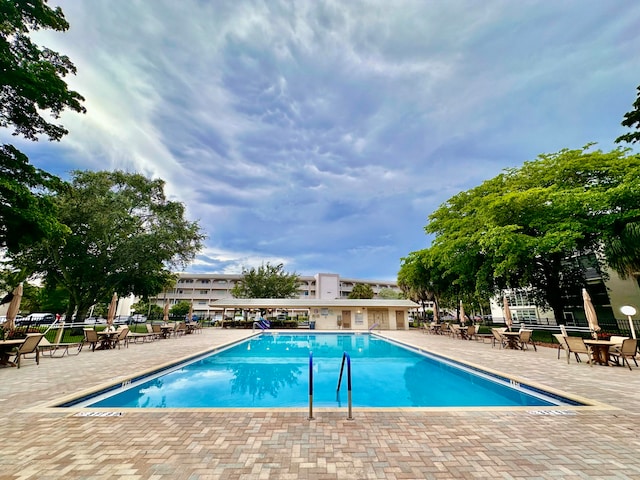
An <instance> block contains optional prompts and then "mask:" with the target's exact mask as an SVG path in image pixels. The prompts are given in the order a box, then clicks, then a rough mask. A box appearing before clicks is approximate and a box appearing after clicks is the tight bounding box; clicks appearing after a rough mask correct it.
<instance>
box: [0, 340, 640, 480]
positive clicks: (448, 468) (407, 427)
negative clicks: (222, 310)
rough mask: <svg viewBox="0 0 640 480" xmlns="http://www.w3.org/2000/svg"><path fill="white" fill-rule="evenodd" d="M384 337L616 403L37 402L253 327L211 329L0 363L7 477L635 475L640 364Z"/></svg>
mask: <svg viewBox="0 0 640 480" xmlns="http://www.w3.org/2000/svg"><path fill="white" fill-rule="evenodd" d="M383 333H384V334H385V335H389V336H390V337H393V338H397V339H399V340H403V341H406V342H408V343H412V344H414V345H420V346H423V347H425V348H426V349H429V350H432V351H434V352H436V353H440V354H443V355H447V356H451V357H455V358H458V359H460V360H463V361H467V362H472V363H475V364H477V365H482V366H484V367H486V368H491V369H495V370H499V371H502V372H504V373H505V374H507V375H515V376H518V377H521V378H523V379H527V380H529V381H534V382H538V383H542V384H545V385H548V386H550V387H552V388H556V389H559V390H563V391H565V392H568V393H571V394H575V395H580V396H583V397H587V398H591V399H594V400H597V401H599V402H604V403H606V404H609V405H611V406H612V407H615V408H612V409H591V410H584V411H566V412H564V413H565V414H562V415H548V414H542V415H541V414H539V413H545V412H544V411H531V410H518V411H496V410H480V411H478V410H466V411H465V410H459V411H449V410H447V411H444V410H437V411H434V410H429V411H415V410H413V411H412V410H390V411H384V412H380V411H358V409H354V417H355V420H353V421H348V420H346V411H318V410H316V411H315V416H316V420H314V421H308V420H307V419H306V416H307V415H306V412H301V411H274V410H270V411H253V410H252V411H246V410H241V411H235V412H229V411H228V410H226V411H215V410H211V411H188V412H185V411H166V412H157V411H154V412H137V411H136V412H131V411H126V412H125V413H124V414H123V415H122V416H118V417H77V416H73V415H72V414H70V413H69V412H66V411H56V412H51V411H49V410H46V409H42V408H39V407H41V406H43V405H45V404H46V403H48V402H50V401H51V400H52V399H55V398H58V397H60V396H63V395H67V394H71V393H75V392H79V391H82V390H85V389H87V388H90V387H92V386H95V385H98V384H100V383H104V382H107V381H110V380H113V379H116V380H117V379H123V378H126V377H127V376H129V375H131V374H133V373H134V372H138V371H140V370H144V369H148V368H151V367H153V366H155V365H158V364H161V363H164V362H166V361H168V360H172V359H175V358H180V357H183V356H186V355H189V354H191V353H195V352H198V351H201V350H203V349H205V348H209V347H211V346H213V345H217V344H222V343H225V342H227V341H231V340H234V339H237V338H240V337H243V336H245V335H247V334H250V332H248V331H238V330H220V329H205V332H204V333H203V334H202V335H198V334H194V335H187V336H184V337H181V338H177V339H169V340H161V341H156V342H153V343H147V344H132V345H131V346H130V347H129V348H123V349H121V350H110V351H96V352H91V351H89V350H85V351H83V352H82V353H81V354H80V355H78V356H77V357H64V358H59V359H58V358H54V359H50V358H44V359H42V360H41V362H40V365H39V366H36V365H35V362H34V361H33V360H27V361H25V362H24V364H23V367H22V368H20V369H19V370H18V369H16V368H2V369H0V439H1V440H0V479H3V480H4V479H12V480H13V479H16V480H18V479H19V480H26V479H38V480H45V479H58V478H65V479H113V478H116V479H185V480H186V479H189V480H205V479H218V478H223V479H229V480H233V479H296V480H297V479H312V480H313V479H431V478H433V479H449V478H468V479H475V478H504V479H514V478H517V479H559V478H562V479H584V478H598V479H638V478H640V369H636V368H635V367H634V370H633V371H629V369H628V368H620V367H617V368H608V367H603V366H593V367H589V366H588V365H587V364H586V363H582V364H577V363H576V362H575V361H574V360H572V362H571V364H569V365H567V362H566V360H565V359H564V357H561V359H560V360H558V359H557V356H556V351H555V350H552V349H550V348H538V352H534V351H533V350H529V351H510V350H501V349H498V348H492V347H491V344H489V343H485V344H483V343H482V342H474V341H463V340H456V339H451V338H448V337H443V336H435V335H426V334H424V333H421V332H416V331H406V332H383ZM356 382H357V380H356V379H355V377H354V385H357V383H356ZM434 388H437V386H434ZM356 395H357V391H356V390H355V387H354V397H355V396H356ZM547 413H548V412H547Z"/></svg>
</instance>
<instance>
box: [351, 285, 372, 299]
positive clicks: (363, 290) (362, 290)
mask: <svg viewBox="0 0 640 480" xmlns="http://www.w3.org/2000/svg"><path fill="white" fill-rule="evenodd" d="M373 296H374V293H373V288H371V285H368V284H366V283H356V284H355V285H354V286H353V289H352V290H351V292H350V293H349V297H348V298H365V299H366V298H373Z"/></svg>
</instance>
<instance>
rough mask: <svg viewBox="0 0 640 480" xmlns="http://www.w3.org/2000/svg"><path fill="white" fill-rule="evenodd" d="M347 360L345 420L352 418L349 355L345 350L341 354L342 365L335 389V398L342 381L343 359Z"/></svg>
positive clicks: (338, 393)
mask: <svg viewBox="0 0 640 480" xmlns="http://www.w3.org/2000/svg"><path fill="white" fill-rule="evenodd" d="M345 360H346V361H347V403H348V409H349V410H348V412H349V413H348V415H347V420H353V415H352V409H351V357H350V356H349V354H348V353H347V352H344V353H343V354H342V365H340V377H338V388H337V389H336V400H337V399H338V396H339V395H340V383H342V372H343V371H344V361H345Z"/></svg>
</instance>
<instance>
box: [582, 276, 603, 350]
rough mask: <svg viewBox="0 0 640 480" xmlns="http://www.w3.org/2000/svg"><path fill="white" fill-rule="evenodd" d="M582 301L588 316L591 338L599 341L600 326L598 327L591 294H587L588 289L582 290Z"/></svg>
mask: <svg viewBox="0 0 640 480" xmlns="http://www.w3.org/2000/svg"><path fill="white" fill-rule="evenodd" d="M582 300H583V301H584V313H585V315H586V316H587V322H589V330H591V336H592V337H593V338H594V339H596V340H597V339H598V332H599V331H600V326H599V325H598V317H597V315H596V309H595V308H593V303H592V302H591V297H590V296H589V292H587V289H586V288H583V289H582Z"/></svg>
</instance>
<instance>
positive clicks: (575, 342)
mask: <svg viewBox="0 0 640 480" xmlns="http://www.w3.org/2000/svg"><path fill="white" fill-rule="evenodd" d="M564 340H565V342H567V351H568V352H569V353H573V354H574V355H575V356H576V361H578V362H580V361H581V360H580V355H579V354H580V353H585V354H586V355H587V363H588V364H589V366H593V364H592V363H591V357H593V352H592V350H591V347H589V346H588V345H586V344H585V343H584V340H583V339H582V337H564ZM570 358H571V355H569V354H567V363H569V359H570Z"/></svg>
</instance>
